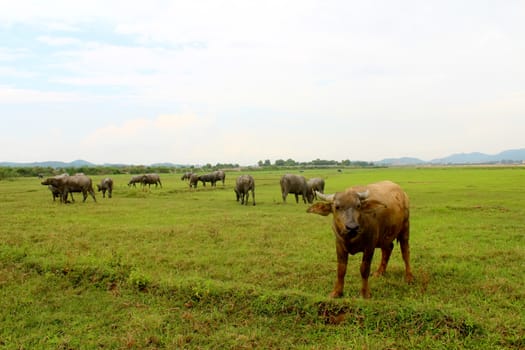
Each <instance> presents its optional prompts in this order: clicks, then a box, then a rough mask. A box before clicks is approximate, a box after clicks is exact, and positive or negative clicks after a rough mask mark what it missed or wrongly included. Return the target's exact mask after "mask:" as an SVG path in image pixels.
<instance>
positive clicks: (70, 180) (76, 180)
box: [42, 174, 97, 203]
mask: <svg viewBox="0 0 525 350" xmlns="http://www.w3.org/2000/svg"><path fill="white" fill-rule="evenodd" d="M42 185H46V186H49V185H51V186H53V187H56V188H57V189H58V191H59V192H60V193H61V195H62V197H61V200H62V202H64V203H67V195H68V194H69V193H70V192H82V194H83V196H84V202H85V201H86V198H87V196H88V193H89V194H90V195H91V197H93V200H94V201H95V202H96V201H97V199H96V198H95V191H93V185H92V182H91V179H90V178H89V177H88V176H86V175H78V174H77V175H73V176H63V177H49V178H47V179H46V180H44V181H42Z"/></svg>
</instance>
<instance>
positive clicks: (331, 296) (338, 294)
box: [328, 290, 343, 298]
mask: <svg viewBox="0 0 525 350" xmlns="http://www.w3.org/2000/svg"><path fill="white" fill-rule="evenodd" d="M328 296H329V297H330V298H341V297H342V296H343V292H338V291H335V290H334V291H333V292H332V293H330V294H329V295H328Z"/></svg>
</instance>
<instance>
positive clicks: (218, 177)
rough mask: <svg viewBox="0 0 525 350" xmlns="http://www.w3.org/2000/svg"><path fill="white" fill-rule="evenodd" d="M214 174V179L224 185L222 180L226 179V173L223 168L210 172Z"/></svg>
mask: <svg viewBox="0 0 525 350" xmlns="http://www.w3.org/2000/svg"><path fill="white" fill-rule="evenodd" d="M212 174H213V175H215V181H222V185H223V186H224V180H226V174H225V173H224V171H223V170H217V171H214V172H213V173H212Z"/></svg>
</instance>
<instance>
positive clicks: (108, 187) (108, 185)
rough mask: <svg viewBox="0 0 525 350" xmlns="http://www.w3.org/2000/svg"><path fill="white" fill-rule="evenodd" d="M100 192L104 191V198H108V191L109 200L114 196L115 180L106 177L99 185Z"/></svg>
mask: <svg viewBox="0 0 525 350" xmlns="http://www.w3.org/2000/svg"><path fill="white" fill-rule="evenodd" d="M97 189H98V192H100V191H102V198H106V191H108V198H111V197H112V196H113V179H111V178H109V177H106V178H105V179H102V180H101V181H100V184H98V185H97Z"/></svg>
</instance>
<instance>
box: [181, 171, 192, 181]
mask: <svg viewBox="0 0 525 350" xmlns="http://www.w3.org/2000/svg"><path fill="white" fill-rule="evenodd" d="M192 174H193V173H192V172H191V171H188V172H185V173H184V174H182V177H181V178H180V179H181V180H189V179H190V178H191V175H192Z"/></svg>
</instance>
